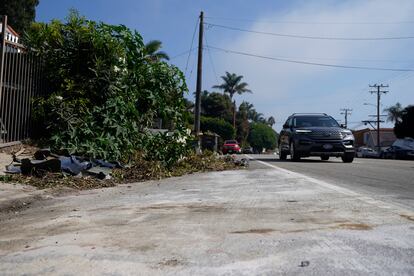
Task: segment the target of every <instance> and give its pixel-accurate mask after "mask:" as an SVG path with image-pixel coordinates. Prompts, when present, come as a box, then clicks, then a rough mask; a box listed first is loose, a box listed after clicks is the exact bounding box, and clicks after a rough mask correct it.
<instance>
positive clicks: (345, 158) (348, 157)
mask: <svg viewBox="0 0 414 276" xmlns="http://www.w3.org/2000/svg"><path fill="white" fill-rule="evenodd" d="M354 157H355V153H345V154H344V156H342V161H343V162H344V163H352V161H354Z"/></svg>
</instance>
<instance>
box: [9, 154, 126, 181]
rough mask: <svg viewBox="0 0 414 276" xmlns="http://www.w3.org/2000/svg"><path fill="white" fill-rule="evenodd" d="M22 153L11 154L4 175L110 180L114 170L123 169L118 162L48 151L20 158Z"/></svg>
mask: <svg viewBox="0 0 414 276" xmlns="http://www.w3.org/2000/svg"><path fill="white" fill-rule="evenodd" d="M21 153H23V152H22V151H19V152H17V153H16V154H13V163H12V164H10V165H8V166H6V171H5V172H6V173H9V174H22V175H25V176H36V177H44V176H45V175H47V174H50V173H52V174H53V173H63V174H64V175H70V176H75V177H82V176H92V177H96V178H98V179H101V180H103V179H110V178H111V171H112V169H114V168H123V166H122V165H121V164H120V163H119V162H107V161H104V160H100V159H90V158H83V157H79V156H74V155H69V154H63V155H58V154H55V153H52V152H51V151H50V149H40V150H37V151H36V152H35V153H34V154H33V157H32V158H30V157H25V158H20V157H19V156H20V154H21Z"/></svg>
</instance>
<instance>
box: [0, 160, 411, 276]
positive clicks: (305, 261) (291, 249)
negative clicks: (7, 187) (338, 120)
mask: <svg viewBox="0 0 414 276" xmlns="http://www.w3.org/2000/svg"><path fill="white" fill-rule="evenodd" d="M256 157H258V158H260V159H262V158H263V159H267V158H269V156H256ZM376 162H378V164H381V166H380V167H378V166H377V165H375V164H376ZM393 162H395V163H393ZM382 164H383V166H382ZM412 164H414V163H406V162H400V161H383V162H382V161H380V160H359V159H358V160H357V162H356V163H354V164H342V163H336V162H318V161H305V162H303V163H294V164H293V163H289V162H283V163H280V162H276V161H272V160H266V162H265V163H260V162H258V161H252V162H251V167H250V169H245V170H241V171H225V172H214V173H205V174H194V175H188V176H184V177H179V178H171V179H164V180H162V181H152V182H147V183H135V184H130V185H120V186H118V187H113V188H107V189H98V190H91V191H81V192H75V193H70V194H67V195H63V196H53V195H50V197H49V198H44V199H42V200H37V201H33V202H32V203H26V205H24V206H23V207H22V208H17V209H9V210H3V211H0V275H414V212H413V210H412V208H411V207H412V204H411V203H412V201H411V197H412V184H411V182H410V181H411V180H410V179H412V170H411V167H412V166H413V165H412ZM294 171H296V172H294ZM364 171H367V174H366V175H365V173H363V172H364ZM400 174H402V176H401V175H400ZM365 176H366V177H365ZM367 177H368V178H367ZM400 177H401V178H400ZM342 178H348V179H349V180H348V181H346V180H342ZM394 182H395V183H394ZM387 183H388V185H390V188H387ZM0 185H2V184H1V183H0ZM0 188H1V186H0ZM387 194H389V196H388V195H387ZM378 195H379V196H378ZM42 196H43V195H42ZM403 196H404V197H407V198H408V199H406V198H403ZM383 199H386V200H383ZM27 206H29V208H27V209H26V207H27Z"/></svg>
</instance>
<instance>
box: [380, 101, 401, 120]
mask: <svg viewBox="0 0 414 276" xmlns="http://www.w3.org/2000/svg"><path fill="white" fill-rule="evenodd" d="M384 112H387V113H388V117H387V121H388V122H394V123H396V122H399V121H400V120H401V116H402V113H403V108H402V106H401V104H400V103H396V104H395V105H392V106H390V107H388V108H386V109H384Z"/></svg>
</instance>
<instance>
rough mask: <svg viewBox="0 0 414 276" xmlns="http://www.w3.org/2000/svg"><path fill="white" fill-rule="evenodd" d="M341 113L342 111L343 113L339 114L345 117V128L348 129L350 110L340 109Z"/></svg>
mask: <svg viewBox="0 0 414 276" xmlns="http://www.w3.org/2000/svg"><path fill="white" fill-rule="evenodd" d="M341 111H343V112H341V114H342V115H345V128H348V115H351V114H352V113H351V111H352V109H351V108H342V109H341Z"/></svg>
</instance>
